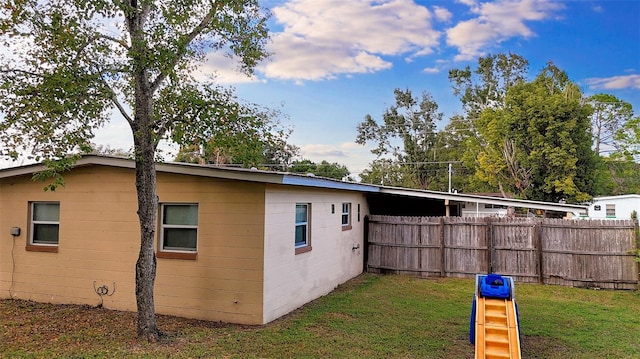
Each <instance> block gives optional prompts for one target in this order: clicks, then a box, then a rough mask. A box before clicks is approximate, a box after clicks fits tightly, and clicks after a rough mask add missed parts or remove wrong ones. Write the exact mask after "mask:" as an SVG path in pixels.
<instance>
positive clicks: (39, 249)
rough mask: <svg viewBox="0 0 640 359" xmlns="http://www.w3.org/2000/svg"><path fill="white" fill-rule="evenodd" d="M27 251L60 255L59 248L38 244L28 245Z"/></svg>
mask: <svg viewBox="0 0 640 359" xmlns="http://www.w3.org/2000/svg"><path fill="white" fill-rule="evenodd" d="M25 249H26V250H27V251H28V252H48V253H58V246H42V245H37V244H27V246H26V247H25Z"/></svg>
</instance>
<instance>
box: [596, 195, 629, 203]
mask: <svg viewBox="0 0 640 359" xmlns="http://www.w3.org/2000/svg"><path fill="white" fill-rule="evenodd" d="M619 199H620V200H625V199H635V200H638V199H640V194H621V195H618V196H602V197H593V200H592V202H594V203H595V202H600V201H611V200H619Z"/></svg>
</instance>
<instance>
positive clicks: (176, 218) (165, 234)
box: [158, 204, 198, 259]
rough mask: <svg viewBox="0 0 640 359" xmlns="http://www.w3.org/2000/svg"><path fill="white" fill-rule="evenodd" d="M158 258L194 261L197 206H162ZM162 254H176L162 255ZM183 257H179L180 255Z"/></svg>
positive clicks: (196, 243) (196, 235) (196, 241)
mask: <svg viewBox="0 0 640 359" xmlns="http://www.w3.org/2000/svg"><path fill="white" fill-rule="evenodd" d="M160 213H161V222H160V223H161V229H160V241H159V242H160V251H159V252H158V256H159V257H160V258H179V259H195V258H196V257H195V254H196V252H197V250H198V205H197V204H162V205H161V212H160ZM162 252H177V253H176V254H163V253H162ZM179 253H181V254H184V255H181V254H179Z"/></svg>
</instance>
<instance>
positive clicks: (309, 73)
mask: <svg viewBox="0 0 640 359" xmlns="http://www.w3.org/2000/svg"><path fill="white" fill-rule="evenodd" d="M262 5H263V6H265V7H268V8H269V9H271V10H272V12H273V17H272V19H271V22H270V28H271V30H272V33H271V36H272V41H271V42H270V43H269V45H268V50H269V51H270V52H272V53H273V55H272V56H271V58H270V59H269V60H268V61H266V62H264V63H262V64H260V65H259V66H258V68H257V69H256V74H255V76H254V77H253V78H247V77H244V76H241V75H239V74H237V73H234V72H233V71H232V70H233V69H234V68H235V66H234V65H233V64H230V63H229V62H228V60H227V59H226V58H223V57H221V56H219V55H217V54H211V55H210V56H209V57H208V59H207V64H206V65H205V66H204V67H203V70H202V72H203V73H204V72H207V71H215V72H216V73H217V79H218V81H219V82H220V83H222V84H225V85H229V86H233V87H235V88H236V91H237V94H238V96H239V97H240V98H242V99H245V100H247V101H250V102H254V103H258V104H261V105H265V106H269V107H276V108H281V110H282V112H283V113H284V114H286V115H287V116H288V118H287V119H285V120H284V121H283V124H285V125H287V126H290V127H292V128H293V134H292V135H291V137H290V142H291V143H293V144H295V145H297V146H299V147H301V149H302V155H303V156H304V157H305V158H308V159H311V160H314V161H321V160H327V161H329V162H338V163H340V164H344V165H346V166H347V167H348V168H349V169H350V170H351V172H352V173H354V174H356V175H357V174H359V173H360V172H361V171H362V170H363V169H364V168H366V167H367V165H368V164H369V163H370V162H371V160H373V159H374V157H373V155H371V154H370V153H369V149H368V148H365V147H363V146H359V145H356V144H355V143H354V140H355V138H356V135H357V131H356V126H357V125H358V123H360V122H361V121H362V120H363V119H364V116H365V115H366V114H371V115H372V116H373V117H374V118H376V119H379V118H380V116H381V114H382V113H383V112H384V110H385V109H386V108H387V107H389V106H390V105H392V104H393V102H394V99H393V90H394V88H402V89H410V90H411V91H412V92H413V93H414V95H418V94H420V93H421V92H423V91H426V92H429V93H430V94H432V95H433V97H434V99H435V100H436V101H437V103H438V104H439V106H440V110H441V111H442V112H443V113H444V114H445V116H444V117H445V120H444V122H443V123H442V124H440V126H439V127H440V128H442V127H443V126H444V125H445V124H446V121H448V118H449V117H451V116H452V115H454V114H456V113H460V112H461V106H460V103H459V101H458V99H457V98H455V97H454V95H453V92H452V90H451V84H450V83H449V81H448V79H447V74H448V70H449V69H452V68H463V67H465V66H467V65H470V66H472V67H474V66H475V64H476V63H477V58H478V57H479V56H484V55H487V54H496V53H507V52H513V53H516V54H518V55H521V56H523V57H525V58H526V59H528V60H529V69H530V71H529V72H530V77H534V76H535V75H536V74H537V73H538V71H539V70H540V69H542V68H543V67H544V66H545V64H546V63H547V62H548V61H553V62H554V63H555V64H556V65H557V66H558V67H560V68H561V69H563V70H565V71H566V72H567V73H568V74H569V77H570V78H571V79H572V80H573V81H574V82H576V83H577V84H579V86H580V87H581V88H582V90H583V91H584V93H585V94H587V95H591V94H595V93H599V92H606V93H610V94H613V95H615V96H617V97H618V98H620V99H622V100H624V101H627V102H630V103H631V104H632V105H633V107H634V110H635V113H636V114H640V1H635V0H634V1H616V0H608V1H586V0H585V1H538V0H494V1H476V0H459V1H411V0H375V1H366V0H349V1H344V0H292V1H277V0H268V1H263V2H262ZM96 142H97V143H99V144H103V145H109V146H111V147H112V148H129V147H130V146H131V145H130V144H131V142H132V141H131V140H130V135H129V130H128V128H127V125H126V124H125V123H124V122H123V121H121V120H118V119H114V120H113V121H112V122H111V123H110V124H109V125H107V126H106V127H105V128H104V129H102V130H100V131H99V132H98V135H97V137H96Z"/></svg>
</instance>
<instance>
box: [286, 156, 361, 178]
mask: <svg viewBox="0 0 640 359" xmlns="http://www.w3.org/2000/svg"><path fill="white" fill-rule="evenodd" d="M288 171H289V172H291V173H304V174H309V173H311V174H314V175H316V176H320V177H326V178H334V179H338V180H343V179H345V180H353V179H352V178H350V177H349V169H347V167H346V166H345V165H341V164H338V163H336V162H334V163H329V162H327V161H324V160H323V161H322V162H320V164H316V163H315V162H312V161H311V160H306V159H304V160H300V161H294V162H293V163H292V164H291V167H290V168H289V169H288Z"/></svg>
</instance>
